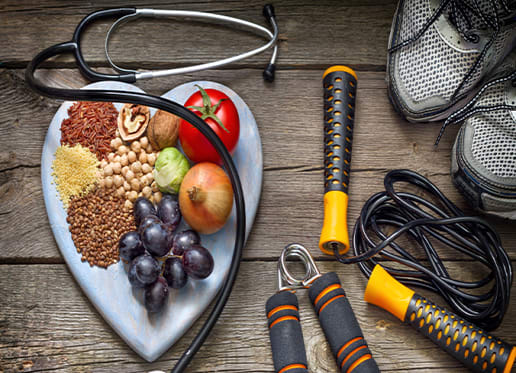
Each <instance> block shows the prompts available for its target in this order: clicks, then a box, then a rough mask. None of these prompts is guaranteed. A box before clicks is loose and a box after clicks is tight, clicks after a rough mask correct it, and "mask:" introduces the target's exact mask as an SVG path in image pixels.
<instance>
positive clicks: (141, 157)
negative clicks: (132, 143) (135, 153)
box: [138, 150, 147, 164]
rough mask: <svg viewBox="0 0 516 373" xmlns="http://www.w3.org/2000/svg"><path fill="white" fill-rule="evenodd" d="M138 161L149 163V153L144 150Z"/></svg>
mask: <svg viewBox="0 0 516 373" xmlns="http://www.w3.org/2000/svg"><path fill="white" fill-rule="evenodd" d="M138 160H139V161H140V162H141V163H142V164H144V163H147V153H145V150H142V151H141V153H140V156H139V157H138Z"/></svg>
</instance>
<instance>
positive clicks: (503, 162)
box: [466, 82, 516, 178]
mask: <svg viewBox="0 0 516 373" xmlns="http://www.w3.org/2000/svg"><path fill="white" fill-rule="evenodd" d="M513 89H514V88H513V87H512V84H511V82H505V83H499V84H496V85H494V86H492V87H491V88H489V89H488V90H487V91H486V92H485V94H484V95H483V96H482V98H481V99H480V100H479V102H478V105H479V106H480V105H481V106H494V105H503V104H504V103H505V98H506V90H513ZM466 125H468V126H471V127H472V128H473V133H472V139H471V156H472V157H473V158H474V159H475V160H476V162H478V164H480V165H482V166H483V168H485V170H487V171H488V172H490V173H492V174H493V175H495V176H498V177H500V178H516V121H515V118H514V117H513V116H512V115H511V112H510V111H508V110H500V111H493V112H489V113H481V114H477V115H475V116H473V117H472V118H470V119H469V120H467V124H466Z"/></svg>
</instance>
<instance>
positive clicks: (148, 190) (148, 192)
mask: <svg viewBox="0 0 516 373" xmlns="http://www.w3.org/2000/svg"><path fill="white" fill-rule="evenodd" d="M142 195H143V196H144V197H145V198H150V196H151V195H152V189H151V188H150V187H149V186H145V187H143V189H142Z"/></svg>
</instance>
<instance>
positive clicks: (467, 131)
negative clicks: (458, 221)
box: [438, 52, 516, 219]
mask: <svg viewBox="0 0 516 373" xmlns="http://www.w3.org/2000/svg"><path fill="white" fill-rule="evenodd" d="M459 122H463V124H462V127H461V129H460V131H459V133H458V135H457V139H456V140H455V144H454V146H453V150H452V164H451V175H452V179H453V182H454V184H455V186H456V187H457V188H458V189H459V190H460V191H461V192H462V194H464V196H465V197H466V199H467V200H468V202H469V203H470V204H471V205H472V206H473V207H475V208H477V209H480V210H482V211H484V212H486V213H489V214H494V215H498V216H501V217H505V218H509V219H516V52H515V53H512V54H511V55H510V56H509V57H508V58H507V60H506V61H504V63H503V64H502V65H501V66H500V67H498V68H497V69H496V71H495V73H494V74H493V75H492V76H491V77H490V79H489V82H488V83H486V84H484V85H483V86H482V87H481V88H480V90H479V91H478V93H477V95H476V96H475V97H474V98H473V99H472V100H471V101H470V102H469V103H468V104H467V105H466V106H464V107H463V108H462V109H461V110H459V111H457V112H456V113H454V114H453V115H451V116H450V118H449V119H448V120H447V121H446V122H445V124H444V125H443V129H442V130H441V134H440V135H442V132H443V131H444V128H446V126H447V125H448V124H450V123H459ZM438 140H439V138H438Z"/></svg>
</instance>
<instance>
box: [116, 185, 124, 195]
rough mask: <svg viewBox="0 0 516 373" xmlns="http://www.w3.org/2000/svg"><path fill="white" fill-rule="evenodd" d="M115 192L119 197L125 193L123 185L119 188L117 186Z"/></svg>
mask: <svg viewBox="0 0 516 373" xmlns="http://www.w3.org/2000/svg"><path fill="white" fill-rule="evenodd" d="M116 194H117V195H118V196H119V197H123V196H124V195H125V189H124V187H123V186H121V187H120V188H118V189H117V190H116Z"/></svg>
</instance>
